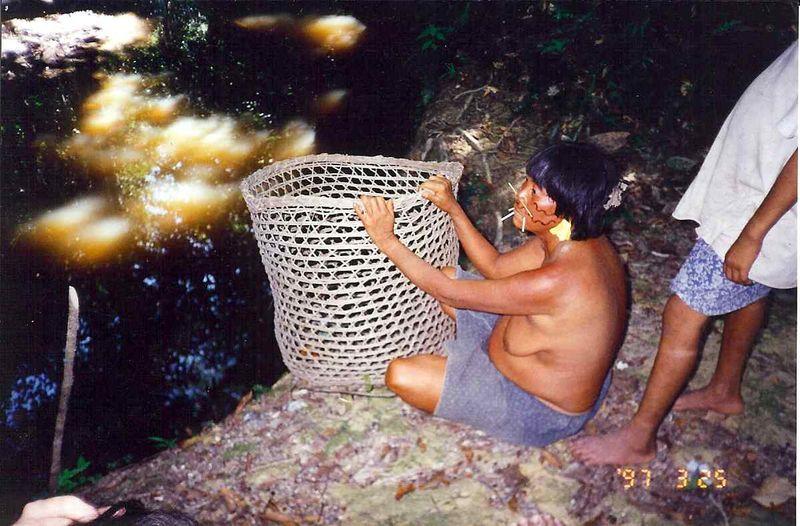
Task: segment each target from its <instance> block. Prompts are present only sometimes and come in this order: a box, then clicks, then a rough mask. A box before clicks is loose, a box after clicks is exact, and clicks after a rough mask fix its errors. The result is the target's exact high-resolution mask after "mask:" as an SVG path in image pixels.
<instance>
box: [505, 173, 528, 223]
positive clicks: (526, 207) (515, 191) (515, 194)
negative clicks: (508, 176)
mask: <svg viewBox="0 0 800 526" xmlns="http://www.w3.org/2000/svg"><path fill="white" fill-rule="evenodd" d="M506 184H507V185H508V186H509V188H511V190H512V191H513V192H514V197H516V196H517V194H518V193H519V192H517V189H516V188H514V186H513V185H512V184H511V183H509V182H508V181H506ZM519 204H521V205H522V208H524V209H525V211H526V212H528V215H529V216H531V217H533V214H532V213H531V211H530V210H529V209H528V206H527V205H526V204H525V203H524V202H522V201H520V202H519Z"/></svg>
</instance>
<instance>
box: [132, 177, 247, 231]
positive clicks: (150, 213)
mask: <svg viewBox="0 0 800 526" xmlns="http://www.w3.org/2000/svg"><path fill="white" fill-rule="evenodd" d="M236 196H237V193H236V186H235V185H234V184H226V185H211V184H207V183H204V182H202V181H178V182H173V181H158V182H156V183H153V184H152V185H150V186H148V187H147V189H146V190H145V192H144V196H143V197H142V199H141V200H140V201H138V202H137V203H136V204H135V205H134V206H133V207H132V208H131V209H132V211H133V212H134V213H135V214H137V215H138V216H139V218H140V219H142V220H143V221H145V222H146V223H147V224H148V225H152V226H153V227H155V228H157V229H164V228H172V227H178V226H180V227H181V228H192V227H195V226H197V225H201V224H204V223H206V222H207V221H209V220H213V219H215V218H217V217H219V216H220V215H221V214H223V213H225V212H226V211H227V210H228V205H229V204H230V203H231V202H232V201H233V199H234V198H235V197H236Z"/></svg>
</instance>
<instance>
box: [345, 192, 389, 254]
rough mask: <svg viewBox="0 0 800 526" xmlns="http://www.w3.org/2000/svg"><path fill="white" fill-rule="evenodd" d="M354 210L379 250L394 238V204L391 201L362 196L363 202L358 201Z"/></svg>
mask: <svg viewBox="0 0 800 526" xmlns="http://www.w3.org/2000/svg"><path fill="white" fill-rule="evenodd" d="M359 205H361V206H359ZM353 208H354V209H355V211H356V215H357V216H358V218H359V219H360V220H361V222H362V223H363V224H364V228H366V229H367V234H369V237H370V238H371V239H372V242H373V243H375V244H376V245H377V246H378V248H381V245H382V244H384V243H386V242H387V241H390V240H392V239H393V238H394V203H393V202H392V200H391V199H384V198H383V197H377V196H372V195H362V196H361V201H360V202H359V201H356V202H355V204H354V205H353Z"/></svg>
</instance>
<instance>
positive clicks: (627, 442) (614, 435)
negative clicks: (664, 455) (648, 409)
mask: <svg viewBox="0 0 800 526" xmlns="http://www.w3.org/2000/svg"><path fill="white" fill-rule="evenodd" d="M570 450H571V451H572V454H573V455H575V458H577V459H578V460H580V461H581V462H583V463H584V464H615V465H618V464H644V463H646V462H650V461H651V460H653V459H654V458H655V456H656V440H655V437H654V436H653V434H652V433H651V432H649V431H648V430H645V429H640V428H637V427H635V426H633V425H631V424H628V425H626V426H625V427H621V428H620V429H617V430H616V431H612V432H610V433H606V434H605V435H600V436H590V437H584V438H581V439H579V440H576V441H575V442H573V443H572V444H571V445H570Z"/></svg>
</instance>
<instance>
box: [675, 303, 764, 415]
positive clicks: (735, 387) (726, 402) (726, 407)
mask: <svg viewBox="0 0 800 526" xmlns="http://www.w3.org/2000/svg"><path fill="white" fill-rule="evenodd" d="M766 310H767V298H766V297H764V298H761V299H759V300H758V301H756V302H755V303H751V304H750V305H747V306H746V307H743V308H741V309H739V310H737V311H734V312H731V313H730V314H728V315H727V316H726V317H725V326H724V328H723V331H722V346H721V348H720V353H719V358H718V360H717V368H716V370H715V371H714V375H713V376H712V377H711V380H710V381H709V382H708V385H707V386H705V387H703V388H702V389H698V390H696V391H689V392H688V393H686V394H683V395H681V396H680V397H679V398H678V400H676V401H675V410H676V411H685V410H689V409H703V410H711V411H716V412H718V413H723V414H727V415H735V414H739V413H741V412H742V411H744V401H743V400H742V393H741V386H742V375H743V374H744V368H745V364H746V362H747V358H748V356H749V355H750V351H752V350H753V344H754V343H755V340H756V336H757V335H758V332H759V331H760V330H761V327H762V326H763V324H764V317H765V315H766Z"/></svg>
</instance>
